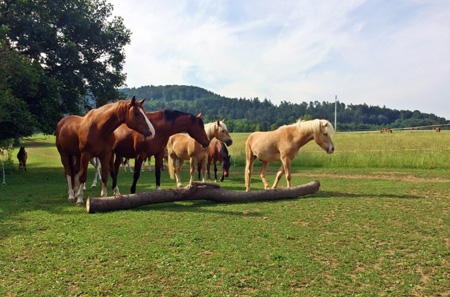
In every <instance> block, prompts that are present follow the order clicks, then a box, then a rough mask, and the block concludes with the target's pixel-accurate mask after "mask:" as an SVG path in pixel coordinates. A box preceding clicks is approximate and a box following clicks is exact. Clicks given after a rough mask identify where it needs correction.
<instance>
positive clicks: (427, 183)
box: [0, 131, 450, 296]
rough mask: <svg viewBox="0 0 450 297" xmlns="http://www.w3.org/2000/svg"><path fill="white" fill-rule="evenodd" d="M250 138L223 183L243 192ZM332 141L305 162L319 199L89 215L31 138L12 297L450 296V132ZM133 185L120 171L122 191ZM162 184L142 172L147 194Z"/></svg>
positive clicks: (4, 209) (2, 291) (14, 186)
mask: <svg viewBox="0 0 450 297" xmlns="http://www.w3.org/2000/svg"><path fill="white" fill-rule="evenodd" d="M247 136H248V134H234V135H232V137H233V140H234V143H233V146H231V147H230V148H229V151H230V154H231V155H232V159H233V160H232V164H234V166H232V170H231V176H230V178H228V179H226V180H225V182H223V183H221V186H222V187H224V188H227V189H232V190H239V191H242V190H243V189H244V174H243V172H244V164H245V158H244V149H243V148H244V144H245V140H246V138H247ZM333 140H334V142H335V146H336V153H335V154H333V155H326V154H325V153H324V152H322V151H321V150H320V149H319V148H318V147H317V145H315V144H314V143H309V144H308V145H306V146H305V147H304V148H302V149H301V150H300V153H299V156H298V157H297V159H296V161H295V163H294V167H293V177H292V183H293V185H298V184H303V183H306V182H309V181H311V180H315V179H317V180H319V181H320V183H321V188H320V190H319V192H317V193H316V194H314V195H309V196H306V197H302V198H300V199H293V200H283V201H277V202H260V203H250V204H245V203H230V204H216V203H212V202H206V201H193V202H176V203H164V204H157V205H148V206H144V207H141V208H137V209H133V210H128V211H117V212H110V213H99V214H87V213H86V210H85V208H83V207H75V206H74V205H72V204H69V203H68V202H67V188H66V182H65V177H64V174H63V169H62V166H61V163H60V160H59V155H58V153H57V151H56V148H55V147H54V138H53V137H44V136H42V135H36V136H34V137H32V138H29V139H26V140H25V145H26V147H27V150H28V164H27V165H28V166H27V167H28V171H27V172H23V171H20V172H19V171H18V170H17V169H16V167H17V160H14V161H15V165H14V166H15V168H14V169H12V170H11V169H8V170H7V171H6V172H7V175H6V185H2V186H0V275H1V278H0V296H120V295H123V296H133V295H137V296H331V295H334V296H450V281H449V279H450V231H449V230H450V229H449V226H450V214H449V211H450V152H449V151H450V132H447V131H443V132H441V133H435V132H433V133H432V132H414V133H410V132H404V133H393V134H389V135H388V134H380V133H364V134H362V133H359V134H358V133H337V134H336V135H334V138H333ZM16 153H17V151H15V152H14V155H15V154H16ZM258 166H259V162H256V167H258ZM278 167H279V164H274V165H273V166H271V167H270V168H269V174H268V180H269V182H272V181H273V179H274V174H275V172H276V170H277V169H278ZM121 170H122V169H121ZM255 173H257V171H256V172H255ZM92 177H93V168H92V167H91V169H90V173H89V175H88V184H89V185H90V183H91V179H92ZM182 179H183V180H184V181H187V180H188V173H187V166H186V165H185V166H184V171H183V174H182ZM131 181H132V175H131V174H130V173H128V174H124V173H123V171H121V172H120V174H119V186H120V188H121V192H122V193H123V194H128V193H129V187H130V185H131ZM109 184H110V183H109ZM285 185H286V182H285V180H284V179H282V181H281V182H280V186H281V187H284V186H285ZM174 186H175V182H174V181H173V180H170V179H169V178H168V174H167V172H163V173H162V188H172V187H174ZM154 188H155V182H154V173H153V172H148V171H146V172H144V173H142V174H141V178H140V180H139V182H138V187H137V191H138V192H142V191H147V190H153V189H154ZM262 188H263V185H262V182H261V180H260V178H259V175H258V174H254V176H253V179H252V189H253V190H257V189H262ZM99 192H100V189H90V188H88V190H87V193H86V194H85V197H87V196H98V195H99ZM109 194H112V191H111V190H109Z"/></svg>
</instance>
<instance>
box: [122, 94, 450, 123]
mask: <svg viewBox="0 0 450 297" xmlns="http://www.w3.org/2000/svg"><path fill="white" fill-rule="evenodd" d="M119 91H120V92H121V93H122V94H123V95H124V96H125V97H126V98H131V97H132V96H133V95H136V96H137V97H138V98H147V101H146V105H145V108H146V109H147V110H149V111H151V110H160V109H164V108H172V109H177V110H180V111H185V112H189V113H192V114H198V113H200V112H202V113H203V118H204V119H205V122H210V121H214V120H218V119H225V120H226V123H227V126H228V129H229V130H230V131H232V132H250V131H258V130H259V131H267V130H273V129H276V128H277V127H279V126H281V125H286V124H291V123H293V122H295V121H296V120H297V119H298V118H302V119H315V118H321V119H327V120H329V121H331V122H334V106H335V104H334V102H326V101H323V102H319V101H314V102H312V101H311V102H302V103H291V102H286V101H283V102H281V104H280V105H275V104H273V103H272V102H270V101H269V100H267V99H264V100H260V99H259V98H252V99H246V98H227V97H223V96H220V95H218V94H215V93H213V92H210V91H208V90H205V89H203V88H199V87H195V86H179V85H168V86H143V87H139V88H124V89H120V90H119ZM148 99H150V100H148ZM337 117H338V130H339V131H359V130H378V129H380V128H382V127H390V128H404V127H417V126H428V125H438V124H447V123H450V121H448V120H446V119H445V118H442V117H437V116H436V115H434V114H427V113H422V112H420V111H418V110H415V111H409V110H394V109H389V108H386V107H379V106H369V105H367V104H358V105H353V104H349V105H345V104H344V103H341V102H338V107H337Z"/></svg>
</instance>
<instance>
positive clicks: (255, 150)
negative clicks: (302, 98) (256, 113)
mask: <svg viewBox="0 0 450 297" xmlns="http://www.w3.org/2000/svg"><path fill="white" fill-rule="evenodd" d="M332 133H334V129H333V126H332V125H331V123H330V122H329V121H327V120H312V121H300V120H298V121H297V123H295V124H292V125H288V126H282V127H280V128H278V129H277V130H275V131H269V132H254V133H252V134H250V136H249V137H248V139H247V143H246V145H245V153H246V164H245V187H246V191H250V182H251V176H252V169H253V163H254V162H255V160H256V158H258V159H260V160H261V162H262V165H261V179H262V181H263V183H264V188H265V189H266V190H267V189H269V184H268V183H267V180H266V170H267V166H268V165H269V162H275V161H281V163H282V165H281V167H280V169H279V171H278V173H277V176H276V179H275V182H274V183H273V186H272V189H275V188H276V187H277V185H278V182H279V181H280V178H281V176H282V175H283V174H284V173H286V181H287V187H288V188H290V187H291V162H292V160H293V159H294V158H295V157H296V156H297V153H298V150H299V149H300V148H301V147H302V146H304V145H305V144H306V143H308V142H309V141H311V140H313V139H314V140H315V141H316V143H317V144H318V145H319V146H320V147H321V148H322V149H323V150H325V151H326V152H327V153H328V154H332V153H333V152H334V144H333V141H332V140H331V134H332Z"/></svg>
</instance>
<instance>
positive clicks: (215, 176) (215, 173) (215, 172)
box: [213, 161, 223, 182]
mask: <svg viewBox="0 0 450 297" xmlns="http://www.w3.org/2000/svg"><path fill="white" fill-rule="evenodd" d="M213 163H214V181H215V182H217V165H216V161H214V162H213ZM222 176H223V173H222Z"/></svg>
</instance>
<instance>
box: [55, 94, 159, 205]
mask: <svg viewBox="0 0 450 297" xmlns="http://www.w3.org/2000/svg"><path fill="white" fill-rule="evenodd" d="M144 100H145V99H143V100H141V101H136V98H135V97H133V99H132V100H131V101H123V100H121V101H118V102H115V103H109V104H106V105H104V106H102V107H99V108H96V109H92V110H91V111H89V112H88V113H87V114H86V115H85V116H84V117H81V116H75V115H71V116H67V117H65V118H63V119H62V120H61V121H60V122H59V123H58V125H57V126H56V147H57V148H58V151H59V154H60V155H61V162H62V163H63V165H64V170H65V175H66V179H67V185H68V187H69V202H74V201H75V197H77V205H82V204H83V203H84V202H83V188H84V183H85V182H86V176H87V167H88V164H89V160H91V159H92V158H94V157H98V158H99V159H100V162H101V168H102V191H101V195H102V196H104V197H106V196H107V190H106V182H107V180H108V171H110V169H111V170H113V168H114V167H113V152H112V147H113V145H114V134H113V132H114V130H116V129H117V127H119V126H120V125H121V124H123V123H125V124H126V125H127V126H128V127H130V128H131V129H134V130H136V131H138V132H139V133H142V134H143V135H144V136H145V137H154V136H155V129H154V128H153V126H152V124H151V123H150V121H149V120H148V118H147V117H146V116H145V109H144V106H143V103H144ZM144 136H143V137H144ZM112 175H113V174H112ZM113 177H114V175H113ZM114 190H115V192H116V194H119V189H118V188H115V189H114Z"/></svg>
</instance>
